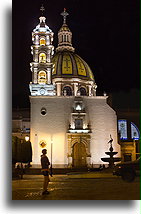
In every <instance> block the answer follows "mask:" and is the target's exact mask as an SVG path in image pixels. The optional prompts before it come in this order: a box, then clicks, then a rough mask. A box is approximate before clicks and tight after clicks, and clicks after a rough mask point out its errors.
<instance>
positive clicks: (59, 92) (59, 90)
mask: <svg viewBox="0 0 141 214" xmlns="http://www.w3.org/2000/svg"><path fill="white" fill-rule="evenodd" d="M56 85H57V96H61V83H56Z"/></svg>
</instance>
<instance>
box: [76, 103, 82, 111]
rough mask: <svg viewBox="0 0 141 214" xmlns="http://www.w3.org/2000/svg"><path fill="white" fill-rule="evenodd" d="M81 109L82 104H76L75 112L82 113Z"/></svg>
mask: <svg viewBox="0 0 141 214" xmlns="http://www.w3.org/2000/svg"><path fill="white" fill-rule="evenodd" d="M81 109H82V107H81V104H80V103H77V104H76V108H75V110H76V111H81Z"/></svg>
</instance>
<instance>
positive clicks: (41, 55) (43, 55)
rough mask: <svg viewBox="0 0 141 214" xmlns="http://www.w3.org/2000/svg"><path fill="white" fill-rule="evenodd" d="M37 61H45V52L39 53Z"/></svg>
mask: <svg viewBox="0 0 141 214" xmlns="http://www.w3.org/2000/svg"><path fill="white" fill-rule="evenodd" d="M39 62H40V63H46V54H45V53H40V54H39Z"/></svg>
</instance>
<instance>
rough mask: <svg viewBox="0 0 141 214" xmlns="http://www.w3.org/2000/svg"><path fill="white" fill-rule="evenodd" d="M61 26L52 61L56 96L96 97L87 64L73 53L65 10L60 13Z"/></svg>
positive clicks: (94, 85)
mask: <svg viewBox="0 0 141 214" xmlns="http://www.w3.org/2000/svg"><path fill="white" fill-rule="evenodd" d="M61 15H62V16H63V25H62V27H61V28H60V30H59V32H58V47H57V48H56V53H55V55H54V57H53V59H52V62H53V64H54V68H53V73H52V82H53V83H54V84H55V85H56V94H57V96H77V95H81V96H96V88H97V85H96V83H95V80H94V76H93V73H92V71H91V69H90V67H89V66H88V64H87V63H86V62H85V61H84V60H83V59H82V58H81V57H80V56H79V55H77V54H76V53H75V49H74V48H73V46H72V32H71V31H70V29H69V27H68V25H67V24H66V17H67V16H68V15H69V14H68V13H67V12H66V9H64V11H63V12H62V13H61Z"/></svg>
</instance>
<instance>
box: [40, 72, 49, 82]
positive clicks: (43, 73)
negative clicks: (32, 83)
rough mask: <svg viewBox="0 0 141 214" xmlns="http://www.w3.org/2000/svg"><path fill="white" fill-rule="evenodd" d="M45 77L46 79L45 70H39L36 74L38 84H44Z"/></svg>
mask: <svg viewBox="0 0 141 214" xmlns="http://www.w3.org/2000/svg"><path fill="white" fill-rule="evenodd" d="M46 82H47V79H46V72H45V71H40V72H39V74H38V83H39V84H46Z"/></svg>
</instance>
